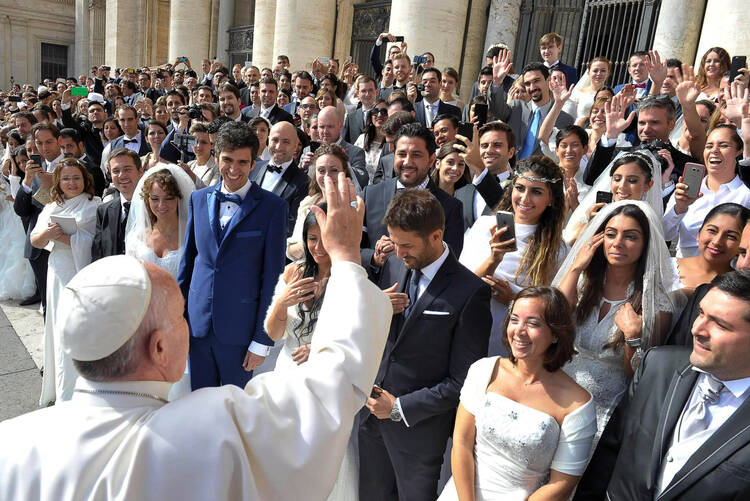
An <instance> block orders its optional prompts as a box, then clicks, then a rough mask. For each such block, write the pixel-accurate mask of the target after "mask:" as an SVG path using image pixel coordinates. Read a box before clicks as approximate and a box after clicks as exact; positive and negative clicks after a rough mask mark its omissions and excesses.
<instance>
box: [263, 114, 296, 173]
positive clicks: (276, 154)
mask: <svg viewBox="0 0 750 501" xmlns="http://www.w3.org/2000/svg"><path fill="white" fill-rule="evenodd" d="M298 147H299V137H298V136H297V128H296V127H295V126H294V125H292V124H290V123H289V122H279V123H277V124H276V125H274V126H273V127H272V128H271V134H270V135H269V137H268V152H269V153H270V154H271V162H272V163H273V164H274V165H282V164H285V163H287V162H289V161H291V160H292V159H293V158H294V154H295V153H296V151H297V148H298Z"/></svg>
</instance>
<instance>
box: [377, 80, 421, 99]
mask: <svg viewBox="0 0 750 501" xmlns="http://www.w3.org/2000/svg"><path fill="white" fill-rule="evenodd" d="M395 89H401V90H403V91H404V92H406V87H399V86H397V85H396V82H394V83H393V85H391V86H390V87H385V88H384V89H380V92H378V99H385V100H386V101H387V100H388V97H389V96H390V95H391V92H393V91H394V90H395ZM420 98H421V96H420Z"/></svg>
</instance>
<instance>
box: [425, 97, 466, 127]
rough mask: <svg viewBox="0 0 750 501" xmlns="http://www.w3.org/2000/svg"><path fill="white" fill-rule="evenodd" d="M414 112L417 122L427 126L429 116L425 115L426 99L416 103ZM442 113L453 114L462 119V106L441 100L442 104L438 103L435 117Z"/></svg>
mask: <svg viewBox="0 0 750 501" xmlns="http://www.w3.org/2000/svg"><path fill="white" fill-rule="evenodd" d="M414 113H416V116H417V122H419V123H421V124H422V125H424V126H425V127H426V126H427V118H426V117H425V111H424V99H422V100H419V101H417V102H416V103H414ZM440 115H453V116H454V117H456V119H458V120H461V108H458V107H457V106H453V105H452V104H446V103H444V102H442V101H440V104H439V105H438V112H437V114H436V115H435V117H438V116H440Z"/></svg>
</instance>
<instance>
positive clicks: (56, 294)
mask: <svg viewBox="0 0 750 501" xmlns="http://www.w3.org/2000/svg"><path fill="white" fill-rule="evenodd" d="M50 197H51V199H52V201H51V202H50V203H48V204H47V205H45V206H44V209H43V210H42V212H41V213H40V214H39V218H38V219H37V222H36V226H34V229H33V231H32V232H31V235H30V240H31V245H33V246H34V247H36V248H37V249H46V250H48V251H49V252H50V255H49V261H48V267H47V315H46V318H45V322H44V377H43V379H42V396H41V398H40V401H39V405H40V406H46V405H48V404H50V403H52V402H55V401H57V402H61V401H66V400H70V398H71V397H72V396H73V388H74V386H75V380H76V377H77V376H78V373H77V371H76V370H75V368H74V367H73V361H72V359H71V358H70V356H69V355H68V354H66V353H65V352H64V351H63V349H62V345H61V344H60V339H59V338H57V336H58V333H57V332H56V331H55V324H56V317H57V315H58V313H62V311H59V310H60V308H59V300H60V295H61V294H62V291H63V288H64V287H65V285H66V284H67V283H68V281H70V279H71V278H73V276H74V275H75V274H76V273H78V272H79V271H80V270H81V269H83V267H84V266H86V265H88V264H89V263H90V262H91V242H92V240H93V239H94V233H95V231H96V208H97V206H98V205H99V203H101V199H100V198H99V197H96V196H94V179H93V178H92V177H91V174H89V173H88V170H87V169H86V167H85V166H84V165H83V164H82V163H81V162H79V161H78V160H77V159H74V158H64V159H63V160H61V161H60V163H58V164H57V167H55V171H54V173H53V175H52V188H51V189H50ZM56 216H62V217H65V218H66V219H72V220H73V221H74V222H75V224H74V226H75V231H74V232H72V233H66V232H65V231H63V228H62V226H61V225H60V224H58V223H57V222H55V219H56Z"/></svg>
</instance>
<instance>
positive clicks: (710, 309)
mask: <svg viewBox="0 0 750 501" xmlns="http://www.w3.org/2000/svg"><path fill="white" fill-rule="evenodd" d="M711 284H712V288H711V290H709V291H708V293H706V296H705V297H704V298H703V300H702V301H701V302H700V313H699V315H698V317H697V318H696V320H695V323H694V324H693V329H692V331H693V348H692V352H691V350H690V349H689V348H683V347H672V346H669V347H662V348H654V349H652V350H650V351H648V352H647V353H646V357H645V358H644V359H643V361H642V362H641V365H640V367H639V368H638V370H637V372H636V374H635V376H634V377H633V382H632V383H631V385H630V389H629V392H628V393H627V394H626V395H625V397H624V398H623V400H622V401H621V403H620V405H619V406H618V407H617V410H616V411H615V413H614V415H613V416H612V418H611V419H610V421H609V423H608V424H607V427H606V428H605V430H604V433H603V435H602V438H601V440H600V441H599V445H598V447H597V448H596V451H595V453H594V456H593V458H592V459H591V462H590V463H589V467H588V469H587V470H586V473H585V474H584V476H583V478H582V479H581V482H580V484H579V486H578V489H577V492H576V496H575V500H576V501H582V500H603V499H611V500H612V501H619V500H646V499H648V500H658V501H672V500H684V501H692V500H699V499H700V500H711V501H721V500H730V499H731V500H739V499H750V475H749V474H748V472H750V402H748V398H747V397H748V394H750V363H749V362H748V361H750V314H748V311H749V310H750V272H748V271H732V272H730V273H726V274H724V275H720V276H718V277H716V278H715V279H714V280H713V282H712V283H711Z"/></svg>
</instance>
